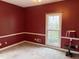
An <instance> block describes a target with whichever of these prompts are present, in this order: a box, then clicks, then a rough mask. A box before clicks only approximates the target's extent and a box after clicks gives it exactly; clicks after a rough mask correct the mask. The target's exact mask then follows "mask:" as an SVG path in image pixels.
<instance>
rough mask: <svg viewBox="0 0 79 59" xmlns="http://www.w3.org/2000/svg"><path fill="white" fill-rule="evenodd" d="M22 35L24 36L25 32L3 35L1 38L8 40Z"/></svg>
mask: <svg viewBox="0 0 79 59" xmlns="http://www.w3.org/2000/svg"><path fill="white" fill-rule="evenodd" d="M20 34H24V32H20V33H14V34H9V35H3V36H0V38H6V37H11V36H16V35H20Z"/></svg>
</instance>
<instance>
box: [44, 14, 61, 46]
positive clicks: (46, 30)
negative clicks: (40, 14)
mask: <svg viewBox="0 0 79 59" xmlns="http://www.w3.org/2000/svg"><path fill="white" fill-rule="evenodd" d="M55 15H59V16H60V25H59V26H60V34H59V35H60V47H61V32H62V30H61V29H62V13H47V14H46V23H45V45H47V43H46V42H47V40H48V37H47V36H48V16H55Z"/></svg>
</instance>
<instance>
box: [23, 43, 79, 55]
mask: <svg viewBox="0 0 79 59" xmlns="http://www.w3.org/2000/svg"><path fill="white" fill-rule="evenodd" d="M24 42H26V43H30V44H35V45H39V46H43V47H47V48H51V49H56V50H59V51H63V52H67V51H68V50H67V49H63V48H58V47H55V46H49V45H44V44H40V43H35V42H30V41H24ZM71 52H72V53H74V54H79V52H77V51H71Z"/></svg>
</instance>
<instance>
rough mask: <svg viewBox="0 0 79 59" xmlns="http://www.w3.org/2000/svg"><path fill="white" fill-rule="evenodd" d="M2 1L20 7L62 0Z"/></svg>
mask: <svg viewBox="0 0 79 59" xmlns="http://www.w3.org/2000/svg"><path fill="white" fill-rule="evenodd" d="M2 1H4V2H8V3H11V4H14V5H17V6H20V7H30V6H36V5H42V4H47V3H53V2H58V1H62V0H42V2H33V0H2Z"/></svg>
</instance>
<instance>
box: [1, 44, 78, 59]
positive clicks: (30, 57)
mask: <svg viewBox="0 0 79 59" xmlns="http://www.w3.org/2000/svg"><path fill="white" fill-rule="evenodd" d="M0 59H79V57H74V58H69V57H66V56H65V53H64V52H61V51H57V50H54V49H50V48H46V47H41V46H37V45H33V44H28V43H22V44H20V45H17V46H15V47H12V48H9V49H6V50H4V51H0Z"/></svg>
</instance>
